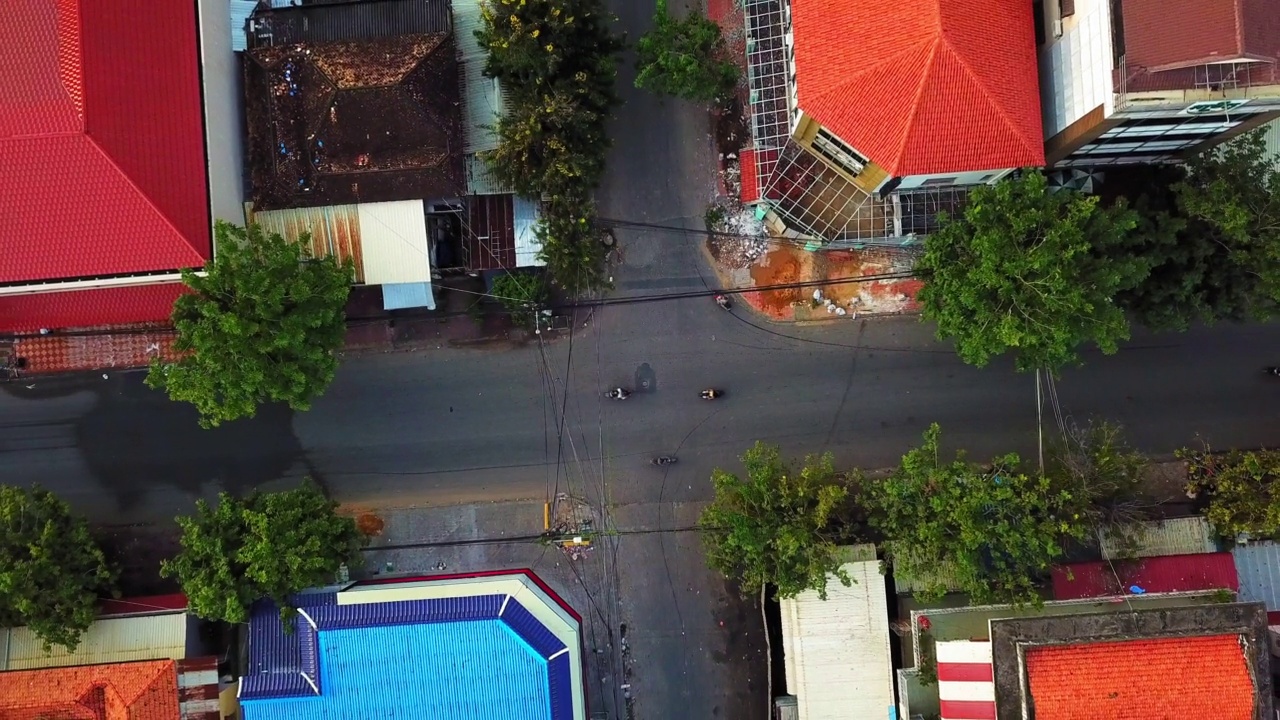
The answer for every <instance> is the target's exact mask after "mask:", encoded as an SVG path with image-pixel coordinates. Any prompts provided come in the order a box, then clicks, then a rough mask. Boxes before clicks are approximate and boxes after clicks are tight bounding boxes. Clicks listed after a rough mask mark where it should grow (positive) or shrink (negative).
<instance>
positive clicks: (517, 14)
mask: <svg viewBox="0 0 1280 720" xmlns="http://www.w3.org/2000/svg"><path fill="white" fill-rule="evenodd" d="M482 20H483V25H482V27H481V29H480V30H477V31H476V38H477V39H478V40H479V41H480V44H481V45H482V46H484V47H485V48H486V49H487V50H488V51H489V58H488V61H487V64H486V66H485V72H486V73H487V74H488V75H490V76H491V77H494V78H497V79H498V80H499V81H500V82H501V83H502V84H503V89H504V90H505V91H506V92H507V93H508V95H509V101H508V102H507V104H506V106H505V107H504V109H503V116H502V117H501V118H500V119H499V120H498V123H497V127H496V128H495V129H496V131H497V135H498V147H497V148H496V149H495V150H493V151H492V152H489V153H486V154H485V160H486V162H487V164H488V167H489V169H490V172H491V173H493V175H494V176H495V177H496V178H497V179H498V180H499V181H501V182H504V183H506V184H508V185H510V186H511V187H512V189H514V190H515V191H516V192H517V193H519V194H521V195H524V196H526V197H534V198H536V197H540V196H542V195H543V194H544V193H545V194H548V195H551V196H558V195H561V194H564V193H568V192H573V191H577V193H578V194H579V195H580V196H581V197H585V195H586V191H588V190H589V189H590V188H592V187H594V186H595V185H596V184H597V183H598V182H599V180H600V175H601V173H602V172H603V170H604V157H605V154H606V153H607V152H608V149H609V138H608V136H607V135H606V134H605V123H606V122H607V121H608V118H609V113H610V112H611V111H612V109H613V107H614V106H615V105H616V104H617V95H616V93H615V91H614V87H613V84H614V79H615V78H616V77H617V72H618V53H619V52H621V50H622V41H621V39H620V38H618V37H617V36H615V35H613V33H611V32H610V30H609V25H608V22H609V19H608V17H607V16H606V15H605V12H604V8H603V5H602V4H601V3H600V1H599V0H499V1H498V2H494V3H491V4H487V5H485V6H484V7H483V9H482Z"/></svg>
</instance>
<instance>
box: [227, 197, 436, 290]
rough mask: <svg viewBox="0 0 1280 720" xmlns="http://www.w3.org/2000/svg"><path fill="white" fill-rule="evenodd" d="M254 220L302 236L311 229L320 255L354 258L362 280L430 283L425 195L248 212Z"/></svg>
mask: <svg viewBox="0 0 1280 720" xmlns="http://www.w3.org/2000/svg"><path fill="white" fill-rule="evenodd" d="M246 215H248V217H249V221H250V222H256V223H257V224H258V225H260V226H262V228H263V229H265V230H267V231H269V232H274V233H279V234H280V235H281V236H283V237H284V238H285V239H286V240H291V241H294V242H296V241H297V240H298V239H299V238H301V237H302V235H303V233H307V232H309V233H311V241H310V243H309V245H308V247H309V249H310V250H311V254H312V255H313V256H315V257H326V256H335V257H337V258H339V259H342V260H347V259H350V260H351V261H352V263H354V265H355V269H356V282H360V283H367V284H369V285H382V284H396V283H422V282H426V283H430V282H431V260H430V257H429V255H428V243H427V219H426V210H425V207H424V206H423V203H422V201H421V200H400V201H396V202H380V203H360V204H359V205H326V206H324V207H309V208H291V209H288V210H264V211H260V212H252V211H249V212H246Z"/></svg>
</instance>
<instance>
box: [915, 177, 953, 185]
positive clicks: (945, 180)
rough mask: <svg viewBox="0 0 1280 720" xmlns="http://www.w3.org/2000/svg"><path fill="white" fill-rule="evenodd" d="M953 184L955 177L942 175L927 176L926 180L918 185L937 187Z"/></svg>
mask: <svg viewBox="0 0 1280 720" xmlns="http://www.w3.org/2000/svg"><path fill="white" fill-rule="evenodd" d="M955 184H956V179H955V178H949V177H944V178H929V179H928V180H925V181H924V182H922V183H920V186H921V187H938V186H939V185H955Z"/></svg>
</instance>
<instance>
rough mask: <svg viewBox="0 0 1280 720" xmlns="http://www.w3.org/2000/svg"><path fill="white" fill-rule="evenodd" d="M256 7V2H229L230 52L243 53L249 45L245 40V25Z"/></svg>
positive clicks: (250, 0) (242, 0)
mask: <svg viewBox="0 0 1280 720" xmlns="http://www.w3.org/2000/svg"><path fill="white" fill-rule="evenodd" d="M257 7H258V3H257V0H231V50H232V52H244V51H245V50H247V49H248V47H249V45H248V43H247V42H246V40H245V34H244V33H245V25H246V24H247V23H248V22H249V16H251V15H253V11H254V9H255V8H257Z"/></svg>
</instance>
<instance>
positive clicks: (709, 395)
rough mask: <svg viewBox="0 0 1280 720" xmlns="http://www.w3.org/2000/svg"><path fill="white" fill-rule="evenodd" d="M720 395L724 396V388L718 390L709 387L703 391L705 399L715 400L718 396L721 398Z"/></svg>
mask: <svg viewBox="0 0 1280 720" xmlns="http://www.w3.org/2000/svg"><path fill="white" fill-rule="evenodd" d="M719 397H724V391H723V390H716V389H715V388H707V389H706V390H703V391H702V399H703V400H715V399H716V398H719Z"/></svg>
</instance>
